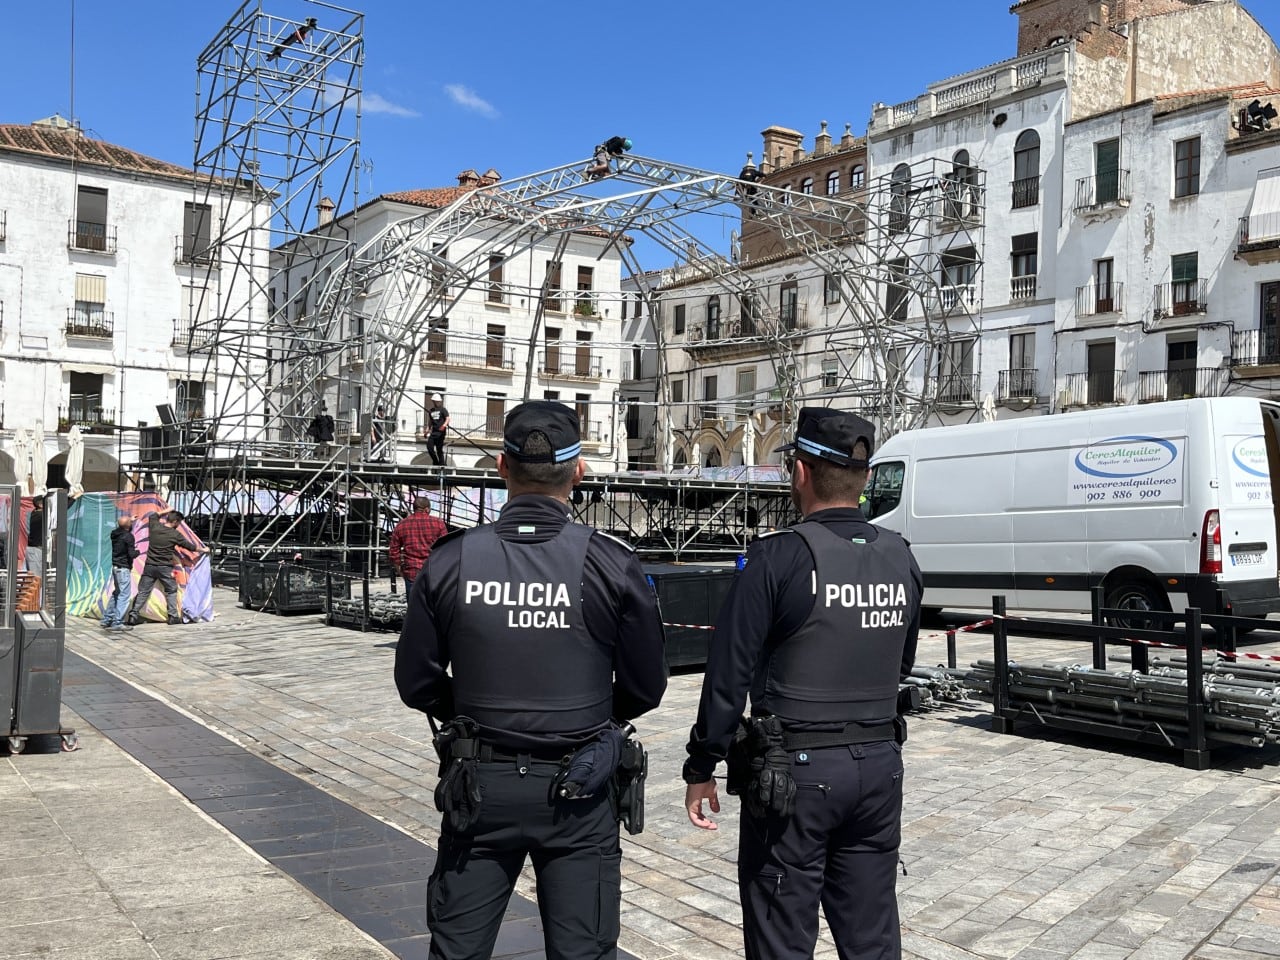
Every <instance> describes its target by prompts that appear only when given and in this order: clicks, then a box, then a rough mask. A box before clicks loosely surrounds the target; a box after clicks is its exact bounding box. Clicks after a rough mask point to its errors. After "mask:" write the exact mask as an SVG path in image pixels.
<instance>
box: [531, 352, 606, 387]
mask: <svg viewBox="0 0 1280 960" xmlns="http://www.w3.org/2000/svg"><path fill="white" fill-rule="evenodd" d="M600 369H601V367H600V356H599V354H597V353H595V352H594V351H589V350H580V349H576V348H574V347H565V348H563V349H560V350H540V351H539V352H538V373H540V374H542V375H543V376H547V377H574V378H580V379H584V380H599V379H600Z"/></svg>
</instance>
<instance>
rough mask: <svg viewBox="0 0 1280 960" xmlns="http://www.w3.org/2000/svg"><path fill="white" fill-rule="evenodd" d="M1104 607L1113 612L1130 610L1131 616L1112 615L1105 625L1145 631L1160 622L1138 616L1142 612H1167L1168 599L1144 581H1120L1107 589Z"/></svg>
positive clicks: (1160, 591) (1151, 584)
mask: <svg viewBox="0 0 1280 960" xmlns="http://www.w3.org/2000/svg"><path fill="white" fill-rule="evenodd" d="M1103 603H1104V605H1105V606H1107V607H1109V608H1111V609H1115V610H1132V611H1133V614H1132V615H1127V616H1122V615H1117V614H1112V615H1110V616H1108V617H1107V623H1108V624H1110V625H1111V626H1113V627H1120V628H1122V629H1128V630H1146V629H1150V628H1154V627H1158V626H1160V624H1161V622H1162V621H1155V620H1152V619H1151V618H1150V617H1143V616H1138V614H1139V613H1140V612H1141V611H1144V610H1168V609H1169V597H1168V596H1167V595H1166V594H1165V592H1164V591H1163V590H1161V589H1160V588H1159V587H1158V586H1156V585H1155V584H1153V583H1151V582H1149V581H1146V580H1121V581H1120V582H1119V583H1117V584H1116V585H1115V586H1112V587H1108V588H1107V595H1106V599H1105V600H1104V601H1103Z"/></svg>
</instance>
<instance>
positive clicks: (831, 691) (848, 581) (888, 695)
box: [751, 523, 920, 723]
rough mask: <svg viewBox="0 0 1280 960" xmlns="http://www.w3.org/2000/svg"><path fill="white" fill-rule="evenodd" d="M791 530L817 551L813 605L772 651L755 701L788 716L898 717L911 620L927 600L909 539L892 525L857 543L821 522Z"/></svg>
mask: <svg viewBox="0 0 1280 960" xmlns="http://www.w3.org/2000/svg"><path fill="white" fill-rule="evenodd" d="M791 531H792V532H793V533H795V534H797V535H799V536H800V537H802V538H803V539H804V542H805V543H806V544H807V545H808V547H809V550H810V552H811V553H812V554H813V563H814V576H813V585H814V597H813V611H812V612H811V613H810V614H809V619H808V620H806V621H805V622H804V624H803V625H802V626H801V627H800V628H799V629H798V630H797V631H796V632H795V633H793V634H791V635H790V636H789V637H784V638H782V639H781V640H780V641H778V642H777V643H776V645H774V646H773V647H772V649H771V650H769V651H767V652H766V659H765V663H764V668H763V669H762V670H758V671H757V673H756V677H755V681H754V682H753V684H752V698H751V699H752V703H753V705H754V706H755V708H756V709H757V710H763V711H765V712H768V713H774V714H777V715H778V716H780V717H783V718H784V719H788V720H801V721H812V722H836V723H840V722H848V721H851V720H859V721H877V720H879V721H883V720H891V719H892V718H893V717H894V716H895V715H896V714H897V701H898V673H899V670H900V668H901V666H902V651H903V647H904V646H905V643H906V633H907V624H909V623H910V622H911V617H912V615H913V613H914V612H915V610H916V607H917V606H918V605H919V602H920V595H919V592H918V587H917V586H916V583H915V581H914V580H912V578H911V564H910V553H909V551H908V548H907V545H906V543H905V542H904V541H903V540H902V538H901V537H899V536H897V535H896V534H894V533H889V532H885V531H881V532H880V534H879V536H878V537H877V539H876V540H875V541H873V542H869V543H854V542H850V541H848V540H844V539H842V538H841V537H839V536H837V535H836V534H834V533H832V532H831V531H830V530H829V529H828V528H827V527H825V526H823V525H822V524H820V523H800V524H797V525H796V526H794V527H792V528H791Z"/></svg>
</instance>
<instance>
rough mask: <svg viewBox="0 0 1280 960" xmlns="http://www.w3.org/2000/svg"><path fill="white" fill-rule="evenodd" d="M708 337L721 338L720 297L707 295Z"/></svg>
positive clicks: (711, 338) (710, 338)
mask: <svg viewBox="0 0 1280 960" xmlns="http://www.w3.org/2000/svg"><path fill="white" fill-rule="evenodd" d="M707 339H708V340H719V339H720V298H719V297H718V296H715V297H707Z"/></svg>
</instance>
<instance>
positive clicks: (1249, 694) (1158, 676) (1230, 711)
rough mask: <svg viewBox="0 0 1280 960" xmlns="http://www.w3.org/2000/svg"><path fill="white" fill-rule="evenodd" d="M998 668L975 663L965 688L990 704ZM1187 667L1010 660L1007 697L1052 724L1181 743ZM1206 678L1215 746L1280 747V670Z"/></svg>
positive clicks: (1236, 668)
mask: <svg viewBox="0 0 1280 960" xmlns="http://www.w3.org/2000/svg"><path fill="white" fill-rule="evenodd" d="M1113 659H1114V660H1117V661H1119V662H1125V661H1126V660H1127V658H1122V657H1115V658H1113ZM1179 662H1180V663H1181V665H1182V666H1181V667H1180V666H1179V665H1178V664H1179ZM995 666H996V665H995V663H994V662H993V661H991V660H979V661H977V662H976V663H974V664H973V666H972V668H971V669H970V671H969V672H968V673H967V674H965V676H964V685H965V687H967V688H968V689H969V690H972V691H974V692H976V693H978V694H979V695H981V696H985V697H990V696H991V693H992V687H993V684H994V682H995ZM1185 666H1186V659H1185V657H1184V658H1182V659H1181V660H1180V661H1179V660H1177V659H1174V660H1156V661H1153V662H1152V663H1151V665H1150V670H1149V672H1148V673H1137V672H1133V671H1128V672H1125V671H1115V672H1108V671H1105V670H1097V669H1095V668H1093V667H1087V666H1083V665H1081V664H1072V665H1063V664H1041V665H1038V666H1037V665H1031V664H1022V663H1016V662H1013V661H1010V663H1009V695H1010V698H1011V700H1012V701H1013V702H1014V703H1015V704H1016V703H1017V702H1018V701H1021V702H1023V703H1027V704H1030V705H1033V706H1034V707H1035V708H1036V710H1038V711H1040V712H1041V713H1048V714H1049V715H1051V716H1055V717H1068V718H1074V719H1079V720H1089V721H1093V722H1098V723H1109V724H1113V725H1116V726H1120V727H1128V728H1142V727H1151V726H1152V725H1154V724H1158V725H1159V727H1160V729H1161V730H1163V731H1165V732H1166V733H1167V734H1169V735H1171V736H1184V735H1186V733H1187V725H1186V717H1187V674H1186V669H1185ZM1205 671H1206V674H1205V677H1204V680H1203V684H1204V693H1205V702H1206V712H1205V732H1206V734H1207V735H1208V736H1209V737H1210V738H1211V739H1213V740H1216V741H1219V742H1224V743H1236V744H1244V745H1247V746H1253V747H1261V746H1265V745H1266V744H1269V743H1272V744H1274V743H1280V669H1276V668H1274V667H1265V666H1247V667H1242V666H1241V665H1240V664H1237V663H1231V662H1229V661H1224V660H1217V661H1213V662H1212V663H1206V664H1205Z"/></svg>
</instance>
